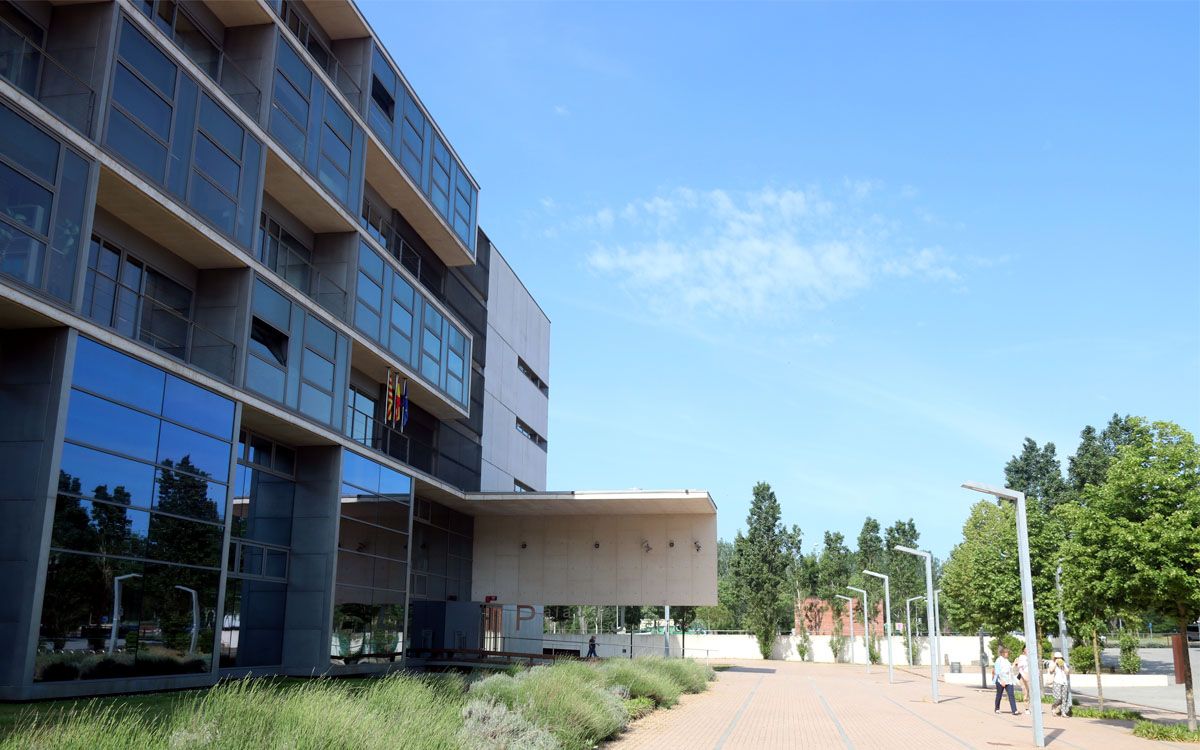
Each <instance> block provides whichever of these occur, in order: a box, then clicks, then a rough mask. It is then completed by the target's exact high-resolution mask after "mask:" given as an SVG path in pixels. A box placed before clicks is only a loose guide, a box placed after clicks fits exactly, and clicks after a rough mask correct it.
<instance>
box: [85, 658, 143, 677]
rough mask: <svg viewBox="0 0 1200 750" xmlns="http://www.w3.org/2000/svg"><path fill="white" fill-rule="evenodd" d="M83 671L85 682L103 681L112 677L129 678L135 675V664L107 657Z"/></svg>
mask: <svg viewBox="0 0 1200 750" xmlns="http://www.w3.org/2000/svg"><path fill="white" fill-rule="evenodd" d="M82 669H83V678H84V679H85V680H103V679H108V678H112V677H129V676H131V675H132V674H133V662H132V661H131V660H128V659H121V658H116V657H105V658H103V659H100V660H99V661H97V662H95V663H94V664H91V665H87V663H86V662H85V666H84V667H83V668H82Z"/></svg>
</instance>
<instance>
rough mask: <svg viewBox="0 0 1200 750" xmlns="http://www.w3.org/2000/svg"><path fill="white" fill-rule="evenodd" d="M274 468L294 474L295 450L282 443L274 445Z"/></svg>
mask: <svg viewBox="0 0 1200 750" xmlns="http://www.w3.org/2000/svg"><path fill="white" fill-rule="evenodd" d="M275 470H276V471H282V472H284V473H286V474H294V473H295V472H296V451H294V450H292V449H291V448H288V447H286V446H283V445H277V446H275Z"/></svg>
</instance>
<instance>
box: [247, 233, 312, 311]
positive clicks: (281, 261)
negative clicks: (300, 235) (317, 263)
mask: <svg viewBox="0 0 1200 750" xmlns="http://www.w3.org/2000/svg"><path fill="white" fill-rule="evenodd" d="M257 250H258V253H257V255H258V259H259V260H261V261H262V262H263V265H265V266H267V268H270V269H271V270H272V271H274V272H275V273H277V274H279V275H280V276H282V277H283V279H284V281H286V282H287V283H289V284H291V285H292V286H293V287H295V288H296V289H299V290H300V291H301V292H304V293H305V294H307V295H310V296H311V293H312V287H311V279H312V272H313V269H312V268H311V260H312V251H311V250H309V249H308V248H307V247H305V246H304V245H303V244H302V243H301V242H300V240H298V239H296V238H295V237H293V236H292V235H291V233H290V232H288V231H287V230H286V229H284V228H283V227H281V226H280V225H279V222H277V221H275V220H274V219H272V218H270V217H269V216H267V214H266V213H263V214H261V216H260V218H259V244H258V248H257Z"/></svg>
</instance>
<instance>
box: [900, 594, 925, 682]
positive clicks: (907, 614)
mask: <svg viewBox="0 0 1200 750" xmlns="http://www.w3.org/2000/svg"><path fill="white" fill-rule="evenodd" d="M924 598H925V597H923V596H910V597H908V598H907V599H905V600H904V632H905V633H907V634H908V666H910V667H911V666H913V657H912V654H913V650H912V603H913V602H915V601H917V600H918V599H924Z"/></svg>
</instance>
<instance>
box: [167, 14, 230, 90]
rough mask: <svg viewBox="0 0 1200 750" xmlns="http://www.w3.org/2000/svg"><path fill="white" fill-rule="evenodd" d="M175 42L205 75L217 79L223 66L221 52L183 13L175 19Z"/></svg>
mask: <svg viewBox="0 0 1200 750" xmlns="http://www.w3.org/2000/svg"><path fill="white" fill-rule="evenodd" d="M175 41H176V42H178V43H179V46H180V47H181V48H182V49H183V51H184V53H185V54H187V56H188V57H189V58H191V60H192V62H194V63H196V65H197V66H199V67H200V69H201V70H203V71H204V72H205V74H207V75H208V76H209V77H210V78H216V77H217V74H218V73H219V72H220V65H221V53H220V51H219V50H218V49H217V46H216V45H215V44H213V43H212V41H210V40H209V38H208V37H207V36H206V35H205V34H204V33H203V32H202V31H200V29H198V28H196V25H195V24H193V23H192V20H191V19H190V18H188V17H187V16H186V15H184V14H183V13H180V14H179V15H178V17H177V18H176V19H175Z"/></svg>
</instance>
